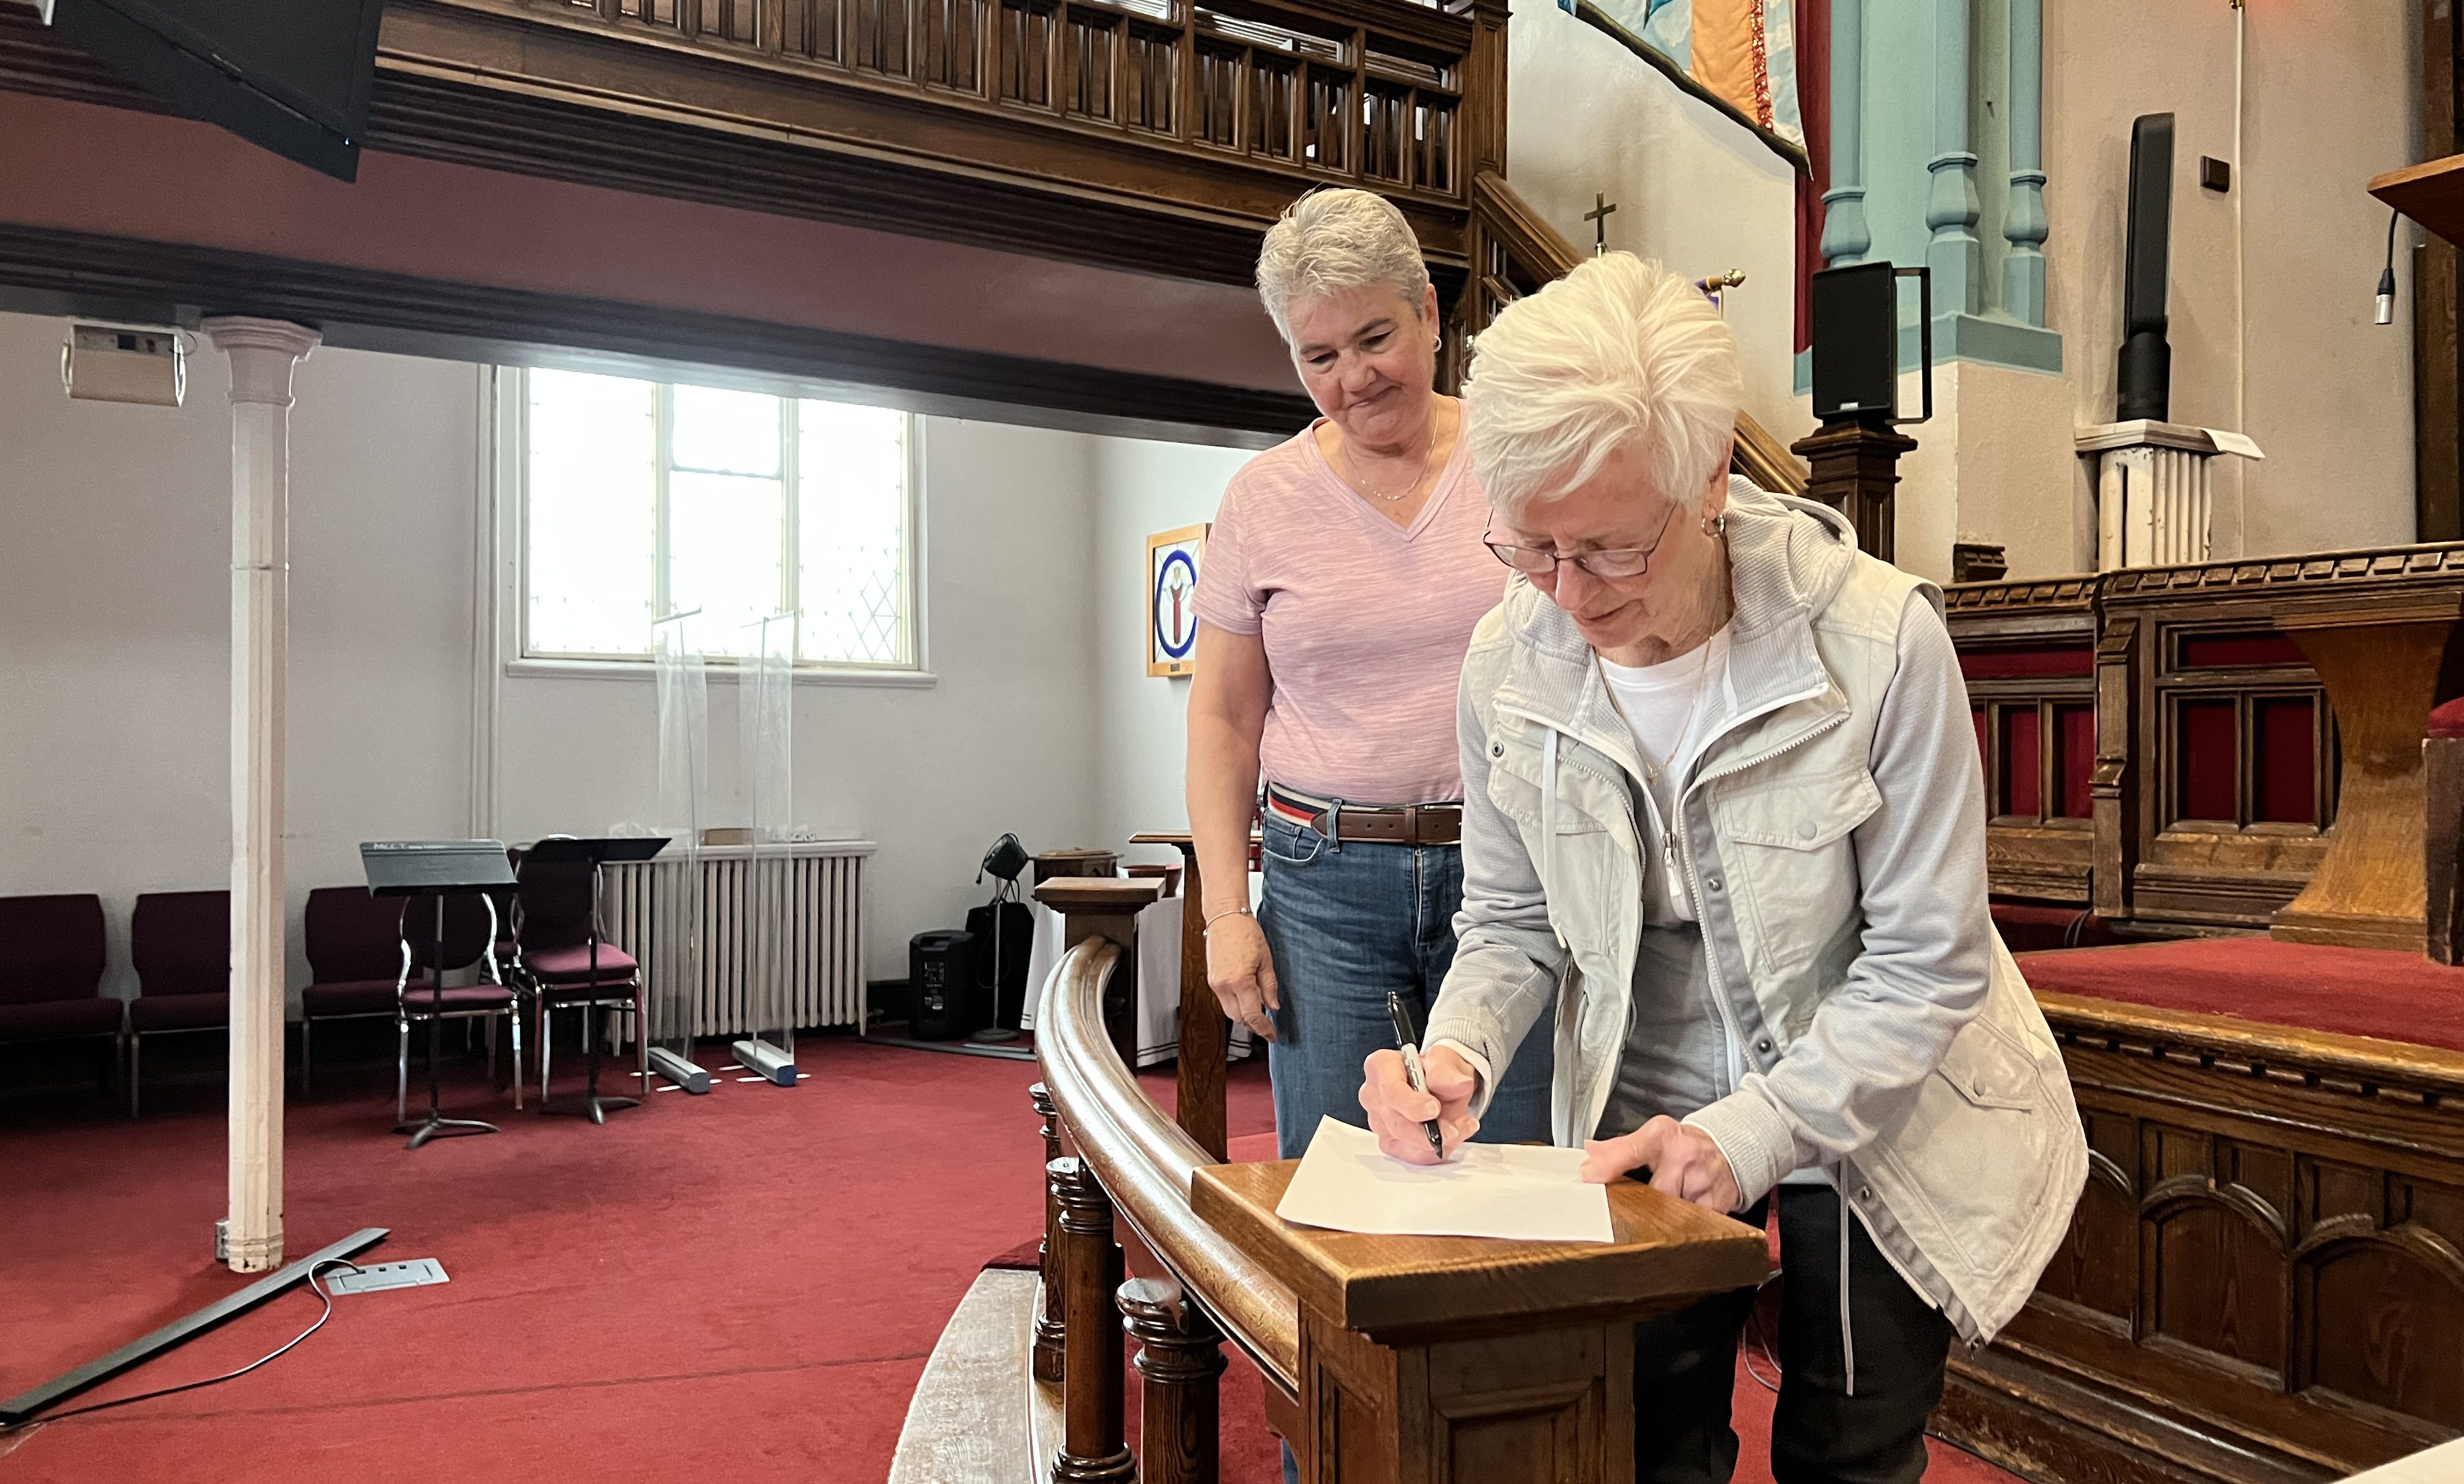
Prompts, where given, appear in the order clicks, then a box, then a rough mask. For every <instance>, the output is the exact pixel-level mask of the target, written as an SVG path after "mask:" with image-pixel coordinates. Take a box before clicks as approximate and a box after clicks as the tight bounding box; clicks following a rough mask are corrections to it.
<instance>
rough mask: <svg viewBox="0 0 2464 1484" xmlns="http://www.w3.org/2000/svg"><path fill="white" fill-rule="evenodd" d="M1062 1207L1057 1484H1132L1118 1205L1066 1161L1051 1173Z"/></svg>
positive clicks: (1085, 1171)
mask: <svg viewBox="0 0 2464 1484" xmlns="http://www.w3.org/2000/svg"><path fill="white" fill-rule="evenodd" d="M1045 1172H1046V1173H1047V1174H1048V1175H1049V1176H1050V1177H1051V1188H1052V1192H1053V1194H1055V1195H1056V1196H1058V1197H1059V1198H1060V1201H1061V1264H1060V1266H1061V1282H1062V1290H1063V1292H1062V1323H1063V1325H1064V1327H1065V1334H1064V1336H1063V1345H1064V1347H1065V1354H1064V1355H1063V1358H1062V1384H1061V1400H1062V1431H1061V1455H1060V1456H1059V1457H1057V1458H1055V1459H1054V1460H1053V1461H1052V1479H1053V1484H1132V1481H1133V1480H1134V1479H1136V1477H1137V1465H1136V1463H1135V1462H1134V1461H1133V1460H1132V1458H1131V1457H1130V1451H1129V1449H1128V1448H1127V1447H1126V1446H1125V1445H1124V1444H1123V1443H1122V1441H1121V1421H1122V1418H1121V1404H1122V1391H1123V1386H1122V1377H1121V1331H1120V1329H1119V1327H1118V1326H1116V1325H1115V1324H1114V1323H1113V1322H1112V1311H1113V1303H1114V1301H1115V1299H1114V1296H1115V1295H1116V1294H1117V1293H1118V1292H1119V1290H1120V1286H1121V1249H1120V1248H1119V1247H1118V1246H1117V1245H1115V1244H1114V1243H1113V1241H1112V1200H1111V1196H1109V1195H1107V1194H1105V1193H1104V1187H1103V1185H1102V1183H1101V1182H1099V1181H1098V1180H1096V1178H1095V1172H1094V1171H1093V1170H1091V1169H1089V1168H1087V1167H1086V1166H1085V1164H1084V1163H1083V1162H1081V1161H1079V1160H1077V1159H1075V1158H1071V1157H1067V1156H1064V1157H1063V1158H1061V1159H1057V1160H1054V1161H1053V1162H1052V1163H1051V1164H1050V1165H1048V1166H1046V1167H1045Z"/></svg>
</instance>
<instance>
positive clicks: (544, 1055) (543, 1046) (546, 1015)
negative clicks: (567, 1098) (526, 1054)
mask: <svg viewBox="0 0 2464 1484" xmlns="http://www.w3.org/2000/svg"><path fill="white" fill-rule="evenodd" d="M555 1044H556V1004H555V1002H554V1001H552V1000H550V999H548V998H547V996H545V995H541V996H539V1111H540V1112H542V1113H544V1112H546V1111H547V1066H548V1059H549V1051H550V1049H551V1048H552V1047H554V1046H555Z"/></svg>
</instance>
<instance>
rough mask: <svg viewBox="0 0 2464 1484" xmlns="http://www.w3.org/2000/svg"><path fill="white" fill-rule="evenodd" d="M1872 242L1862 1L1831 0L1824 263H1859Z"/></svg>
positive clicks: (1824, 197) (1824, 204)
mask: <svg viewBox="0 0 2464 1484" xmlns="http://www.w3.org/2000/svg"><path fill="white" fill-rule="evenodd" d="M1815 3H1816V4H1819V3H1820V0H1815ZM1873 246H1874V234H1873V233H1872V232H1871V231H1868V230H1867V229H1866V227H1865V3H1864V0H1831V188H1830V189H1829V190H1826V191H1824V192H1823V193H1822V263H1823V266H1824V267H1826V268H1844V267H1846V266H1848V265H1849V264H1851V263H1861V262H1863V261H1865V254H1866V253H1867V252H1868V251H1872V250H1873Z"/></svg>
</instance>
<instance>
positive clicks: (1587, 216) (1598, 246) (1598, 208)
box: [1583, 191, 1617, 257]
mask: <svg viewBox="0 0 2464 1484" xmlns="http://www.w3.org/2000/svg"><path fill="white" fill-rule="evenodd" d="M1616 209H1617V207H1615V206H1613V205H1611V204H1610V202H1609V198H1608V197H1607V196H1605V195H1603V194H1601V193H1600V192H1598V191H1594V192H1592V209H1590V210H1588V211H1586V212H1584V213H1583V220H1584V221H1587V222H1589V223H1591V224H1592V256H1594V257H1597V256H1599V255H1600V254H1601V253H1603V252H1606V251H1608V250H1609V213H1610V212H1612V211H1614V210H1616Z"/></svg>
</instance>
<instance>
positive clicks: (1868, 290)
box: [1813, 262, 1900, 423]
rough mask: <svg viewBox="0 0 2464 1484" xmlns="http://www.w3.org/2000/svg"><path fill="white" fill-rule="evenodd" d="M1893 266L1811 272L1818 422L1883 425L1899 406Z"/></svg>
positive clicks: (1861, 265)
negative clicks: (1812, 273) (1813, 273)
mask: <svg viewBox="0 0 2464 1484" xmlns="http://www.w3.org/2000/svg"><path fill="white" fill-rule="evenodd" d="M1893 284H1894V280H1893V277H1892V273H1891V265H1890V264H1889V263H1887V262H1884V263H1858V264H1854V265H1852V266H1850V267H1847V268H1827V269H1824V270H1823V271H1822V272H1821V273H1815V275H1814V303H1813V310H1814V316H1813V318H1814V326H1813V329H1814V334H1813V341H1814V344H1813V353H1814V416H1815V421H1816V422H1821V423H1837V422H1843V421H1844V422H1866V423H1887V422H1889V421H1890V420H1891V419H1892V418H1894V417H1896V416H1898V415H1899V410H1900V307H1899V294H1898V292H1897V290H1896V289H1895V288H1894V286H1893Z"/></svg>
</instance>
